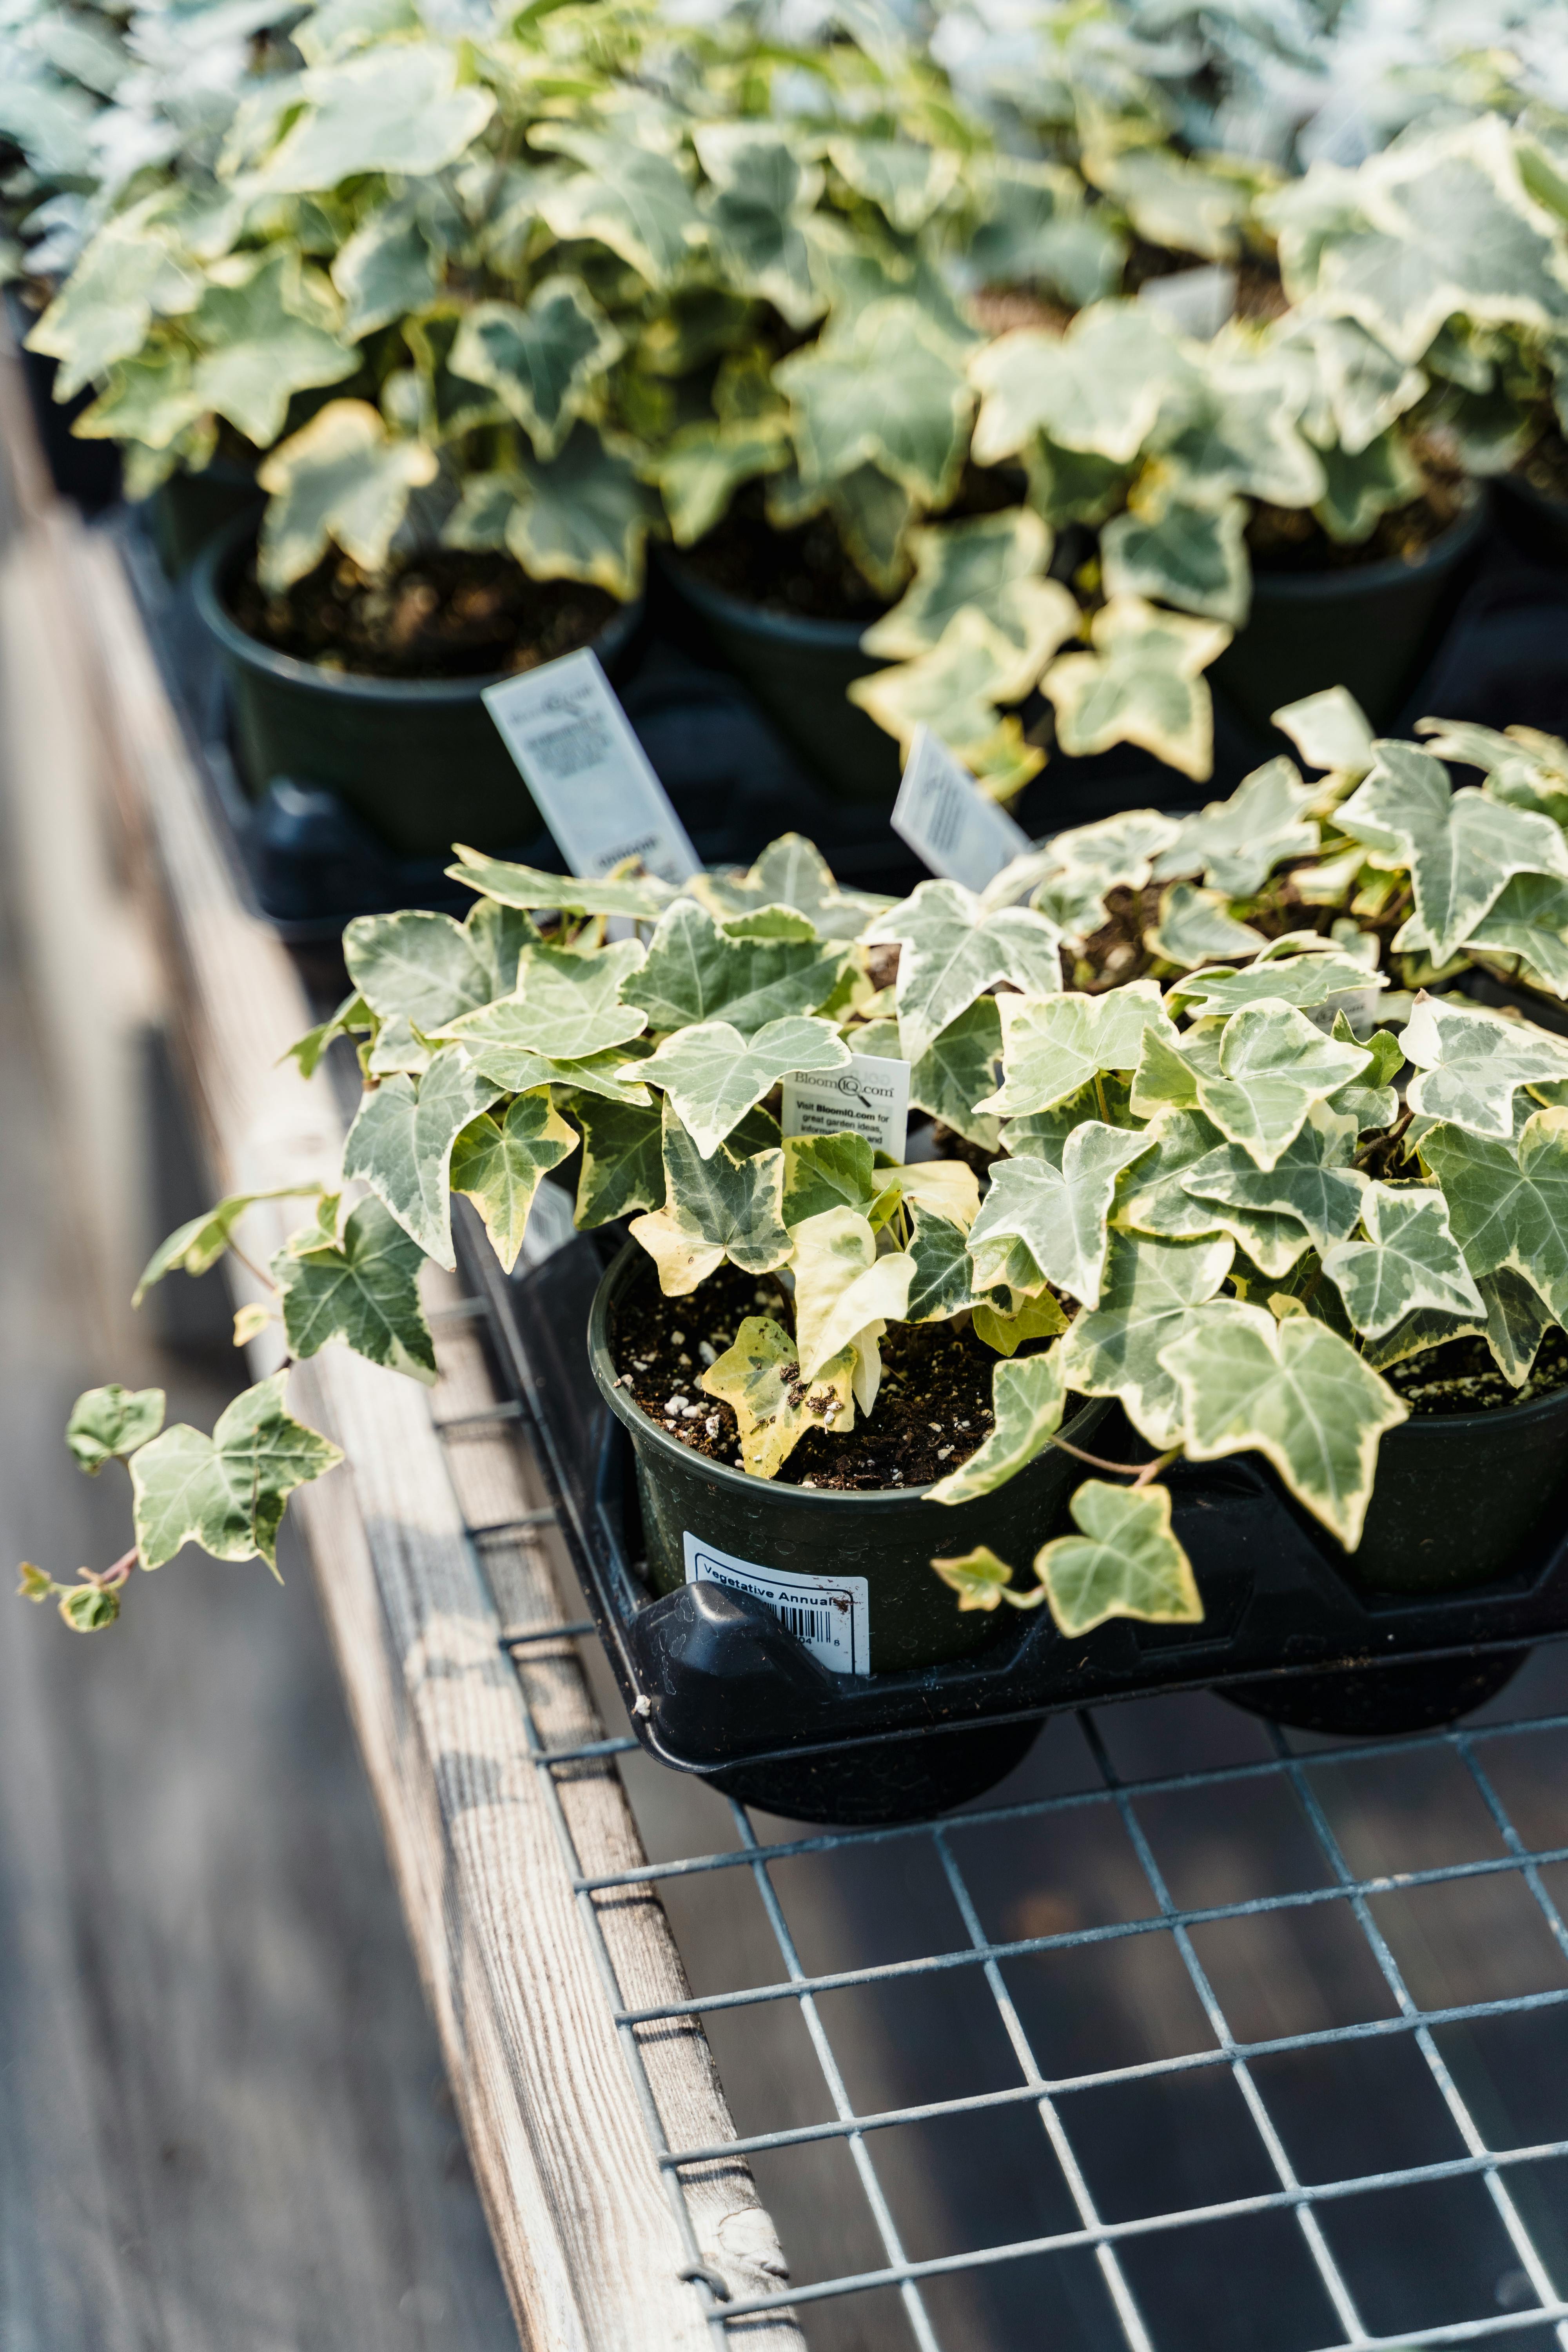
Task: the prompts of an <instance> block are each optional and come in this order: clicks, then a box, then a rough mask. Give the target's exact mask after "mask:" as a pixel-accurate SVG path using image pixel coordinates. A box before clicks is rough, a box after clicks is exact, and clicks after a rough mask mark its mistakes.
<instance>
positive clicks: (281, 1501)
mask: <svg viewBox="0 0 1568 2352" xmlns="http://www.w3.org/2000/svg"><path fill="white" fill-rule="evenodd" d="M287 1379H288V1373H287V1372H286V1371H282V1372H274V1373H273V1375H272V1377H271V1379H270V1380H266V1381H258V1383H257V1385H256V1386H255V1387H254V1388H251V1389H247V1390H246V1391H245V1392H244V1393H243V1395H241V1396H237V1397H236V1399H235V1401H234V1402H233V1403H232V1404H231V1405H230V1406H229V1407H228V1408H227V1410H226V1412H223V1413H221V1414H220V1415H219V1417H218V1421H217V1424H216V1428H215V1429H214V1431H213V1433H212V1435H211V1436H210V1437H206V1436H204V1435H203V1433H202V1432H201V1431H200V1430H199V1429H192V1428H190V1427H188V1426H187V1424H186V1423H184V1422H176V1423H174V1427H173V1428H172V1429H166V1430H164V1432H163V1435H162V1436H161V1437H155V1438H153V1441H152V1443H151V1444H147V1445H143V1446H142V1449H141V1451H140V1453H138V1454H136V1456H135V1457H134V1459H133V1460H132V1465H131V1484H132V1490H133V1493H134V1496H135V1524H136V1549H137V1555H138V1557H139V1559H141V1562H142V1567H143V1568H145V1569H154V1568H162V1567H163V1563H164V1561H165V1560H170V1559H174V1554H175V1553H176V1552H177V1551H179V1550H180V1549H181V1548H182V1547H183V1546H184V1545H185V1544H187V1543H198V1544H200V1546H201V1548H202V1549H203V1550H204V1551H205V1552H210V1553H211V1555H212V1557H213V1558H214V1559H255V1558H256V1557H257V1556H258V1554H259V1555H260V1557H261V1558H262V1559H264V1560H265V1561H266V1562H267V1565H268V1568H269V1569H271V1570H272V1572H273V1574H274V1575H276V1574H277V1572H278V1529H279V1525H280V1524H281V1522H282V1517H283V1511H284V1507H285V1505H286V1504H287V1502H288V1499H289V1496H290V1495H291V1494H292V1493H293V1491H294V1488H295V1487H296V1486H305V1485H307V1484H308V1483H309V1482H310V1480H311V1479H313V1478H320V1477H321V1476H322V1475H324V1473H325V1472H327V1471H328V1470H332V1469H335V1468H336V1466H337V1465H338V1464H339V1463H340V1462H341V1461H342V1458H343V1457H342V1454H340V1453H339V1451H338V1449H337V1447H336V1446H335V1445H333V1444H331V1442H330V1440H329V1439H327V1438H325V1437H322V1436H321V1433H319V1432H318V1431H316V1430H314V1429H310V1428H307V1427H306V1425H305V1424H304V1423H302V1422H298V1421H295V1420H294V1419H293V1418H292V1416H291V1415H290V1414H289V1411H288V1409H287V1407H286V1406H285V1404H284V1402H283V1388H284V1383H285V1381H287Z"/></svg>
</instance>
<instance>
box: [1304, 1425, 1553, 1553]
mask: <svg viewBox="0 0 1568 2352" xmlns="http://www.w3.org/2000/svg"><path fill="white" fill-rule="evenodd" d="M1565 1506H1568V1389H1559V1390H1558V1391H1556V1392H1555V1393H1554V1394H1552V1395H1551V1396H1544V1397H1537V1398H1536V1399H1535V1400H1534V1402H1532V1403H1530V1404H1514V1405H1500V1406H1498V1407H1496V1408H1495V1409H1494V1410H1493V1411H1491V1412H1458V1413H1413V1414H1412V1415H1411V1417H1410V1419H1409V1420H1408V1421H1405V1422H1402V1423H1400V1425H1399V1427H1398V1428H1397V1429H1391V1430H1390V1431H1389V1432H1388V1433H1387V1435H1386V1436H1385V1437H1384V1440H1383V1443H1382V1444H1381V1446H1380V1447H1379V1448H1378V1456H1377V1483H1376V1485H1375V1486H1373V1492H1372V1503H1371V1507H1369V1509H1368V1511H1367V1515H1366V1526H1365V1528H1364V1530H1363V1535H1362V1539H1361V1542H1360V1545H1359V1546H1358V1547H1357V1549H1355V1550H1354V1551H1353V1552H1350V1553H1347V1554H1345V1555H1344V1558H1345V1567H1346V1572H1347V1573H1348V1574H1349V1575H1350V1576H1351V1577H1352V1579H1353V1580H1354V1581H1355V1582H1356V1583H1357V1584H1361V1585H1364V1586H1366V1587H1368V1588H1369V1589H1370V1590H1371V1591H1374V1592H1458V1591H1462V1590H1464V1589H1465V1588H1466V1587H1468V1586H1470V1585H1476V1584H1490V1583H1492V1582H1493V1581H1494V1580H1496V1579H1497V1578H1499V1577H1501V1576H1508V1575H1510V1574H1514V1573H1517V1571H1518V1570H1519V1569H1520V1568H1521V1564H1528V1561H1529V1554H1530V1547H1531V1541H1532V1539H1533V1538H1534V1537H1535V1536H1536V1535H1537V1534H1538V1533H1539V1531H1540V1530H1541V1528H1543V1527H1544V1526H1546V1525H1547V1524H1548V1522H1550V1521H1552V1520H1554V1519H1561V1517H1562V1516H1563V1509H1564V1507H1565Z"/></svg>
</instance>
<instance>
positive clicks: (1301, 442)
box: [1152, 353, 1323, 507]
mask: <svg viewBox="0 0 1568 2352" xmlns="http://www.w3.org/2000/svg"><path fill="white" fill-rule="evenodd" d="M1152 446H1153V447H1154V448H1155V449H1157V450H1158V452H1159V454H1160V455H1161V457H1163V459H1164V461H1165V464H1166V465H1167V466H1168V467H1171V468H1173V471H1174V473H1175V475H1176V477H1177V478H1178V481H1179V480H1180V479H1181V478H1185V479H1186V480H1187V481H1189V482H1191V483H1193V484H1201V485H1202V486H1203V488H1205V490H1206V491H1208V492H1209V493H1210V494H1212V495H1213V496H1215V497H1218V496H1221V495H1223V494H1224V493H1225V492H1226V491H1229V492H1237V491H1239V492H1241V493H1243V494H1245V496H1247V498H1253V499H1268V500H1269V501H1270V502H1271V503H1272V504H1273V505H1276V506H1283V507H1310V506H1312V505H1315V504H1316V502H1317V500H1318V499H1321V497H1322V495H1323V469H1322V466H1321V461H1320V459H1319V457H1318V454H1317V452H1316V450H1315V449H1313V448H1312V446H1311V445H1310V442H1308V441H1307V440H1306V438H1305V437H1304V436H1303V434H1302V432H1301V428H1300V420H1299V417H1298V415H1297V413H1296V407H1295V404H1294V403H1293V402H1292V401H1291V400H1290V399H1289V397H1288V396H1285V395H1284V394H1283V393H1282V388H1281V386H1280V384H1279V382H1278V381H1277V380H1275V378H1274V375H1273V373H1272V371H1270V370H1269V369H1268V368H1266V367H1260V366H1259V365H1258V361H1257V358H1256V357H1255V356H1254V355H1253V354H1251V353H1248V354H1247V359H1246V362H1245V363H1243V364H1236V363H1232V364H1230V365H1226V363H1225V362H1223V361H1221V360H1219V359H1218V358H1212V357H1211V358H1210V360H1209V361H1208V363H1207V365H1206V366H1205V370H1204V373H1203V374H1202V376H1201V378H1199V379H1198V380H1197V381H1195V382H1193V383H1189V384H1187V385H1185V386H1184V391H1183V394H1182V397H1181V398H1180V399H1178V400H1176V401H1174V402H1173V403H1172V404H1171V407H1170V409H1169V411H1168V412H1167V414H1166V415H1163V416H1162V417H1161V419H1160V422H1159V424H1158V425H1157V426H1156V428H1155V430H1154V433H1153V436H1152Z"/></svg>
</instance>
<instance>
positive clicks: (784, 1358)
mask: <svg viewBox="0 0 1568 2352" xmlns="http://www.w3.org/2000/svg"><path fill="white" fill-rule="evenodd" d="M854 1370H855V1353H854V1349H851V1348H843V1349H840V1350H839V1352H838V1354H837V1356H835V1357H833V1358H832V1359H831V1360H830V1361H829V1362H827V1363H826V1364H825V1365H824V1366H823V1368H822V1370H820V1371H819V1372H818V1373H817V1374H816V1378H815V1379H814V1380H805V1379H803V1377H802V1375H801V1367H800V1349H799V1348H798V1347H797V1345H796V1344H795V1340H793V1339H791V1338H790V1335H789V1333H788V1332H787V1331H786V1330H785V1329H784V1325H783V1324H782V1323H775V1322H774V1321H773V1318H771V1317H770V1316H766V1315H748V1316H747V1317H746V1318H745V1320H744V1321H743V1322H742V1325H741V1328H740V1329H739V1330H738V1331H737V1332H736V1334H735V1337H734V1340H733V1342H732V1344H731V1346H730V1347H728V1348H727V1349H725V1351H724V1353H723V1354H722V1355H721V1357H720V1358H719V1360H718V1362H717V1363H714V1364H710V1366H709V1368H708V1370H706V1371H705V1372H700V1373H699V1375H698V1380H697V1385H698V1387H699V1388H700V1389H701V1390H702V1391H704V1393H705V1394H706V1395H708V1396H711V1397H717V1398H718V1399H719V1400H720V1402H721V1403H723V1404H727V1405H728V1406H729V1407H730V1410H731V1412H733V1414H734V1416H735V1421H736V1424H737V1426H738V1428H739V1430H740V1433H741V1460H742V1465H744V1467H745V1468H746V1469H748V1470H749V1471H750V1472H751V1474H752V1477H753V1478H774V1477H776V1476H777V1475H778V1474H779V1472H780V1470H781V1469H782V1468H783V1467H784V1464H785V1463H786V1462H787V1461H788V1459H789V1457H790V1455H791V1454H793V1453H794V1452H795V1447H796V1446H797V1445H798V1444H800V1441H801V1439H802V1438H803V1437H805V1435H806V1434H807V1433H809V1432H810V1431H811V1430H814V1429H823V1430H828V1431H831V1433H833V1435H834V1436H835V1437H847V1435H848V1433H849V1432H850V1431H851V1430H852V1429H853V1428H854V1426H855V1390H854V1378H853V1375H854Z"/></svg>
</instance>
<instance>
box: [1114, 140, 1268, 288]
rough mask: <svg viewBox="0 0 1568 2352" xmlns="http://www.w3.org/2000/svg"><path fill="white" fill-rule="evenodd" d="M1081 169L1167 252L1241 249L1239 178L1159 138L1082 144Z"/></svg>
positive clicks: (1246, 195)
mask: <svg viewBox="0 0 1568 2352" xmlns="http://www.w3.org/2000/svg"><path fill="white" fill-rule="evenodd" d="M1084 173H1085V176H1086V178H1088V179H1089V180H1091V181H1092V182H1093V184H1094V185H1095V186H1096V187H1099V188H1103V189H1104V191H1105V193H1106V194H1107V195H1109V196H1111V197H1113V198H1114V200H1115V201H1116V203H1117V204H1118V205H1121V209H1122V211H1123V212H1124V213H1125V214H1126V215H1127V217H1128V219H1129V220H1130V221H1131V224H1132V226H1133V227H1134V228H1135V229H1136V230H1137V231H1138V233H1139V235H1140V236H1145V237H1147V238H1148V239H1149V241H1150V242H1151V244H1153V245H1156V246H1161V247H1163V248H1164V249H1165V250H1166V251H1167V252H1175V253H1198V254H1202V256H1203V257H1204V258H1205V261H1234V260H1235V259H1236V257H1237V254H1238V253H1239V252H1240V250H1241V228H1242V225H1243V223H1244V222H1245V221H1246V219H1247V213H1248V210H1249V209H1250V205H1251V192H1250V191H1249V190H1248V188H1247V185H1246V184H1245V183H1244V182H1243V181H1241V180H1239V179H1232V178H1230V177H1229V176H1228V175H1226V174H1224V173H1219V172H1215V171H1211V170H1209V169H1208V168H1207V167H1206V166H1205V165H1204V164H1203V163H1194V162H1192V161H1190V160H1189V159H1188V158H1187V157H1186V156H1184V155H1178V154H1175V153H1173V152H1172V151H1171V149H1170V148H1168V147H1166V146H1164V145H1163V144H1162V145H1159V146H1155V145H1150V146H1147V147H1139V146H1125V147H1118V145H1117V144H1116V143H1115V142H1114V141H1113V140H1107V141H1104V142H1100V141H1096V142H1093V143H1092V144H1091V145H1090V146H1089V147H1088V148H1087V149H1086V152H1085V155H1084Z"/></svg>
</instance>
